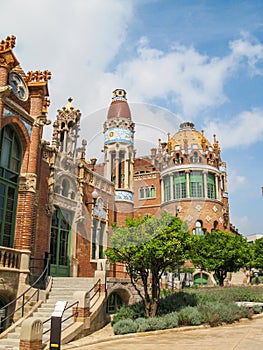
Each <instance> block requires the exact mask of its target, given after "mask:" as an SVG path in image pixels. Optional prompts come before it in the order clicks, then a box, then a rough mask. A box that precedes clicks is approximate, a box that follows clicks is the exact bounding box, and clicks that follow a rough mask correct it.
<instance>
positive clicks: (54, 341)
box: [49, 316, 62, 349]
mask: <svg viewBox="0 0 263 350" xmlns="http://www.w3.org/2000/svg"><path fill="white" fill-rule="evenodd" d="M61 319H62V316H52V317H51V330H50V348H49V349H60V343H61Z"/></svg>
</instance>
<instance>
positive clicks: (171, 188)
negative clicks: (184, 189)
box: [170, 174, 174, 200]
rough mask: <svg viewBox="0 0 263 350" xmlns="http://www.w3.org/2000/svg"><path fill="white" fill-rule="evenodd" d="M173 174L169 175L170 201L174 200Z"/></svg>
mask: <svg viewBox="0 0 263 350" xmlns="http://www.w3.org/2000/svg"><path fill="white" fill-rule="evenodd" d="M173 178H174V177H173V174H170V192H171V195H170V199H171V200H173V199H174V181H173Z"/></svg>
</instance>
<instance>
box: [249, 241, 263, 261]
mask: <svg viewBox="0 0 263 350" xmlns="http://www.w3.org/2000/svg"><path fill="white" fill-rule="evenodd" d="M251 251H252V256H253V258H252V267H255V268H263V238H259V239H257V240H256V241H255V242H254V243H253V244H252V245H251Z"/></svg>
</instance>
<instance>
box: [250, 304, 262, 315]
mask: <svg viewBox="0 0 263 350" xmlns="http://www.w3.org/2000/svg"><path fill="white" fill-rule="evenodd" d="M252 311H253V312H254V314H260V313H261V311H262V307H261V306H260V305H254V306H252Z"/></svg>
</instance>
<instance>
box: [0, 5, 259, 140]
mask: <svg viewBox="0 0 263 350" xmlns="http://www.w3.org/2000/svg"><path fill="white" fill-rule="evenodd" d="M136 6H138V2H137V1H133V0H127V1H125V6H124V5H123V1H121V0H107V1H99V2H98V1H97V0H89V1H83V0H75V1H74V2H73V1H69V0H66V1H65V0H56V1H53V0H46V1H43V0H40V1H35V0H25V1H23V2H21V1H19V0H11V1H8V2H7V1H6V2H4V3H3V4H2V7H1V13H2V14H3V15H2V20H1V23H0V31H1V33H2V34H1V35H2V36H3V38H4V37H5V36H7V35H10V34H15V35H19V37H18V38H17V45H16V48H15V54H16V55H17V57H18V59H19V60H20V62H21V65H22V67H23V68H24V69H25V70H26V71H27V70H36V69H49V70H50V71H51V72H52V74H53V75H52V79H51V81H50V89H49V90H50V94H51V106H50V109H49V118H50V119H52V120H54V119H55V116H56V110H57V109H58V108H61V107H63V106H64V105H65V104H66V102H67V98H68V97H70V96H71V97H73V98H74V101H73V103H74V105H75V107H76V108H79V109H80V110H81V112H82V115H83V119H84V118H86V119H87V120H89V132H90V133H91V134H92V137H93V136H94V135H96V134H97V133H98V132H99V131H98V127H100V132H101V131H102V123H100V125H98V122H100V121H102V120H105V119H106V110H107V108H108V106H109V104H110V95H111V91H113V90H114V89H115V88H124V89H126V91H127V92H128V98H129V102H131V103H134V104H136V103H139V104H140V103H142V104H144V103H145V104H156V101H158V102H159V101H160V102H161V103H162V105H165V104H167V105H169V106H172V110H173V111H176V115H180V116H181V117H180V118H181V119H184V120H189V119H190V120H193V119H195V118H196V117H199V116H200V113H201V112H203V111H204V110H206V109H207V108H214V107H218V106H221V105H222V104H224V103H225V102H226V101H228V96H227V95H226V92H225V85H226V83H227V82H229V80H231V78H233V76H234V75H235V74H236V73H237V72H238V71H239V69H241V68H242V69H244V68H245V69H246V70H247V71H248V72H250V73H251V74H254V75H255V74H261V70H260V68H259V64H258V63H261V62H262V59H263V45H262V44H261V43H260V42H258V41H257V40H256V39H254V38H252V37H251V36H249V35H248V34H247V33H245V34H242V35H241V37H240V38H239V39H237V40H234V41H231V42H230V43H229V53H228V54H226V55H225V56H222V57H212V56H208V55H206V54H202V53H201V52H199V51H198V50H197V49H196V48H194V47H193V46H185V45H181V44H178V43H174V42H172V41H171V40H172V37H171V38H168V39H167V41H168V40H170V47H168V48H167V49H166V50H164V49H162V50H160V48H158V47H155V46H154V43H153V44H152V43H150V41H149V39H148V37H147V33H146V34H145V35H144V36H142V37H138V38H137V43H136V42H134V41H132V42H131V41H129V40H128V39H129V31H131V30H132V28H133V27H132V25H133V20H134V15H135V12H136V11H135V8H136ZM40 8H41V12H40ZM10 14H11V16H12V17H13V20H12V21H10ZM21 14H22V15H21ZM29 24H30V25H29ZM32 28H34V30H32ZM128 28H129V30H128ZM7 30H8V32H7ZM127 53H129V54H127ZM103 109H105V114H104V116H103V118H102V116H101V117H100V118H99V119H96V123H94V120H91V119H90V116H91V115H92V114H93V113H95V112H96V111H101V110H103ZM246 113H248V114H249V113H251V114H253V115H252V120H255V121H258V122H259V125H257V126H254V125H252V126H251V125H249V119H250V118H249V117H248V116H246ZM246 113H245V112H244V115H243V117H242V115H241V116H239V117H238V118H237V119H236V120H235V121H234V122H233V123H232V126H235V127H237V129H238V130H237V131H235V135H236V139H235V138H232V137H231V138H228V140H227V139H226V140H224V142H226V145H227V146H226V147H231V145H235V144H237V143H238V138H240V134H241V133H243V132H244V130H246V128H247V127H248V125H249V129H250V130H249V131H248V132H247V134H245V138H244V137H243V136H244V135H243V136H242V139H243V140H245V143H247V144H249V143H250V142H252V139H253V137H256V138H258V137H260V135H261V130H262V124H261V122H262V121H261V113H262V112H261V111H260V110H256V109H255V110H253V111H252V112H246ZM148 115H150V114H148V112H147V113H146V112H145V113H144V114H143V113H142V114H141V115H140V116H139V117H138V118H137V119H136V122H137V123H138V122H139V119H140V118H141V117H142V120H144V119H145V118H146V116H148ZM150 119H151V125H157V127H158V125H159V124H160V125H162V129H164V128H167V129H166V130H167V131H168V130H174V128H175V127H176V118H175V119H174V118H170V119H169V118H168V119H169V120H168V119H164V118H163V115H162V113H161V114H160V115H159V116H155V117H154V118H153V116H152V117H151V118H150ZM239 121H240V122H241V125H238V124H236V123H237V122H239ZM158 123H159V124H158ZM219 124H220V123H219ZM230 124H231V123H230ZM209 125H210V126H211V127H212V126H213V132H212V133H214V131H215V130H218V135H219V134H220V132H219V128H218V127H217V125H215V124H213V123H212V122H211V123H210V124H209ZM220 125H221V124H220ZM242 125H243V127H242ZM222 127H223V130H224V132H223V137H224V135H228V133H229V132H230V130H229V128H228V125H222ZM252 129H253V130H252ZM50 130H51V128H49V129H47V128H46V130H45V135H48V136H47V138H50ZM137 135H139V131H137ZM45 137H46V136H45Z"/></svg>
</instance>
